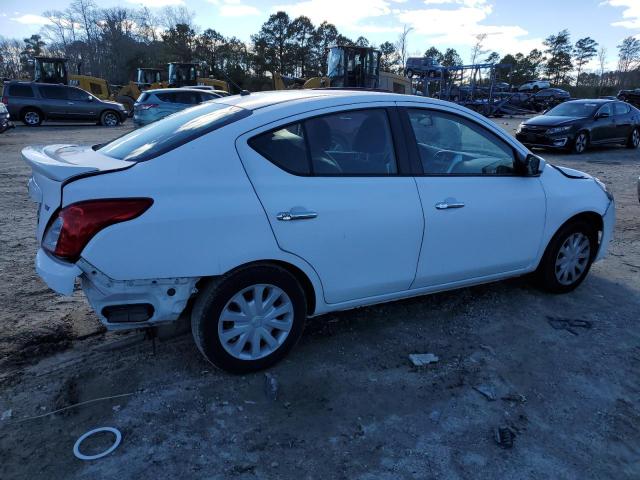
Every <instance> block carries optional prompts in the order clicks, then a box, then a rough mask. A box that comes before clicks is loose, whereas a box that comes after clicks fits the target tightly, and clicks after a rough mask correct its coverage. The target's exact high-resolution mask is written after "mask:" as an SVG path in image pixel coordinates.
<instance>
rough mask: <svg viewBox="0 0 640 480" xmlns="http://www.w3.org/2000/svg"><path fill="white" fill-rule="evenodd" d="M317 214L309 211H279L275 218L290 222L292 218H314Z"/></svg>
mask: <svg viewBox="0 0 640 480" xmlns="http://www.w3.org/2000/svg"><path fill="white" fill-rule="evenodd" d="M317 216H318V214H317V213H316V212H311V211H294V212H280V213H278V215H276V218H277V219H278V220H280V221H282V222H290V221H292V220H310V219H312V218H316V217H317Z"/></svg>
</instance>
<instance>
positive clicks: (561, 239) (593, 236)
mask: <svg viewBox="0 0 640 480" xmlns="http://www.w3.org/2000/svg"><path fill="white" fill-rule="evenodd" d="M576 233H579V234H582V235H584V236H585V237H586V238H587V239H588V240H589V255H588V259H587V262H586V268H584V270H583V271H582V273H580V275H578V276H577V277H576V278H575V279H574V280H573V281H572V282H571V283H570V284H564V283H561V282H560V281H559V279H558V277H557V275H556V261H557V259H558V256H559V253H560V249H561V248H562V246H563V245H564V243H565V242H566V241H567V240H568V239H569V238H570V237H571V236H572V235H574V234H576ZM597 252H598V232H597V231H596V229H595V228H594V227H593V226H592V225H591V224H589V223H588V222H586V221H584V220H575V221H572V222H570V223H567V224H566V225H564V226H563V227H562V228H560V230H558V232H557V233H556V234H555V235H554V236H553V238H552V239H551V241H550V242H549V245H547V249H546V250H545V252H544V255H543V256H542V260H541V261H540V265H538V268H537V270H536V271H535V274H534V277H535V279H536V283H537V284H538V286H539V287H540V288H542V289H543V290H546V291H548V292H551V293H568V292H571V291H573V290H575V289H576V288H577V287H578V286H579V285H580V284H581V283H582V282H583V281H584V279H585V278H586V277H587V274H588V273H589V270H590V269H591V264H592V263H593V260H594V258H595V256H596V254H597Z"/></svg>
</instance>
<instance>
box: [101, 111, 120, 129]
mask: <svg viewBox="0 0 640 480" xmlns="http://www.w3.org/2000/svg"><path fill="white" fill-rule="evenodd" d="M104 124H105V125H106V126H107V127H115V126H116V125H117V124H118V119H117V118H116V116H115V115H114V114H113V113H107V114H106V115H105V116H104Z"/></svg>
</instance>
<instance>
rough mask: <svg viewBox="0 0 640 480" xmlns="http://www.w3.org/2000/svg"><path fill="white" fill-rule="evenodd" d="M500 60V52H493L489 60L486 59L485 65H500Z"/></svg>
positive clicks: (488, 57)
mask: <svg viewBox="0 0 640 480" xmlns="http://www.w3.org/2000/svg"><path fill="white" fill-rule="evenodd" d="M498 60H500V54H499V53H498V52H491V53H490V54H489V55H488V56H487V58H485V59H484V63H498Z"/></svg>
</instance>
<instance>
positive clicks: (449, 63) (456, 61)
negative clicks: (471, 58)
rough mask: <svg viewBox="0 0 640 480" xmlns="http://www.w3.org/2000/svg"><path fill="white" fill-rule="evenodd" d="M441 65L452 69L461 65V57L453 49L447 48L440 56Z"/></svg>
mask: <svg viewBox="0 0 640 480" xmlns="http://www.w3.org/2000/svg"><path fill="white" fill-rule="evenodd" d="M442 65H443V66H445V67H454V66H457V65H462V57H461V56H460V54H458V52H457V51H456V49H455V48H447V50H446V51H445V52H444V55H443V56H442Z"/></svg>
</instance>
